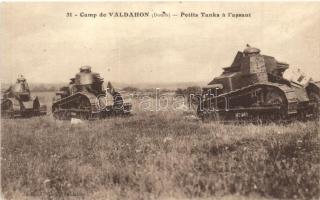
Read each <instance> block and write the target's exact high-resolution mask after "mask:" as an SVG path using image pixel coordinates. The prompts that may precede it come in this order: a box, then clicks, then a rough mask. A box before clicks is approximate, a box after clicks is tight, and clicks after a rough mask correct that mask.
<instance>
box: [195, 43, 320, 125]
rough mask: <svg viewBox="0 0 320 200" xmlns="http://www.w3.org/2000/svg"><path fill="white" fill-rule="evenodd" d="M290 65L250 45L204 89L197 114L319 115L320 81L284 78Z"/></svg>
mask: <svg viewBox="0 0 320 200" xmlns="http://www.w3.org/2000/svg"><path fill="white" fill-rule="evenodd" d="M288 68H289V65H288V64H287V63H284V62H279V61H277V60H276V59H275V58H274V57H272V56H267V55H262V54H260V50H259V49H257V48H254V47H250V46H249V45H247V48H246V49H244V51H243V52H238V53H237V54H236V56H235V58H234V60H233V63H232V64H231V66H230V67H226V68H223V73H222V74H221V75H220V76H218V77H216V78H214V79H213V80H212V81H211V82H210V83H209V84H208V86H206V87H204V88H203V89H202V95H201V98H200V103H199V105H198V108H197V114H198V116H200V117H201V118H203V119H207V118H214V119H218V120H222V121H224V120H248V119H250V120H256V119H259V120H268V121H269V120H272V121H273V120H283V119H284V120H291V119H307V118H318V117H319V107H320V82H316V81H313V80H312V79H311V78H308V77H307V76H305V75H304V74H302V73H300V74H298V76H296V79H291V80H290V79H286V78H284V76H283V74H284V72H285V71H286V70H287V69H288Z"/></svg>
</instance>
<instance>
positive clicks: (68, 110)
mask: <svg viewBox="0 0 320 200" xmlns="http://www.w3.org/2000/svg"><path fill="white" fill-rule="evenodd" d="M79 99H82V100H84V101H86V103H87V104H86V105H84V106H83V105H79V104H78V105H77V104H76V102H78V101H79ZM123 108H124V109H122V110H119V109H116V108H115V106H114V105H106V106H104V107H101V106H100V105H99V101H98V99H97V97H96V96H95V95H94V94H91V93H87V92H78V93H76V94H74V95H71V96H68V97H65V98H62V99H60V100H57V101H56V102H54V103H53V105H52V113H53V116H54V117H55V118H57V119H62V120H69V119H71V118H79V119H85V120H95V119H101V118H105V117H108V116H112V115H120V114H128V113H130V109H131V104H123Z"/></svg>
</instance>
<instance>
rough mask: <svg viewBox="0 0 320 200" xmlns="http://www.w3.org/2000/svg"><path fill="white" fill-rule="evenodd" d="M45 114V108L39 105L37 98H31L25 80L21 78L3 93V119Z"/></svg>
mask: <svg viewBox="0 0 320 200" xmlns="http://www.w3.org/2000/svg"><path fill="white" fill-rule="evenodd" d="M46 113H47V107H46V106H45V105H41V104H40V101H39V98H38V97H37V96H36V97H33V96H31V93H30V89H29V86H28V83H27V80H26V79H25V78H24V77H23V76H20V77H19V78H18V79H17V82H16V83H15V84H13V85H11V86H10V87H9V88H8V89H7V90H6V91H4V92H3V96H2V99H1V115H2V117H4V118H17V117H32V116H39V115H45V114H46Z"/></svg>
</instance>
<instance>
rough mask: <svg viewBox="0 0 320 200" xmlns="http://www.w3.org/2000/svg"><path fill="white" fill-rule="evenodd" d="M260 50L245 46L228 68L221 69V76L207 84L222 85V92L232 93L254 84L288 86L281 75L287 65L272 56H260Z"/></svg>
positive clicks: (287, 82)
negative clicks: (268, 83)
mask: <svg viewBox="0 0 320 200" xmlns="http://www.w3.org/2000/svg"><path fill="white" fill-rule="evenodd" d="M260 52H261V51H260V49H258V48H255V47H251V46H250V45H247V48H245V49H244V51H243V52H240V51H239V52H238V53H237V55H236V57H235V58H234V60H233V62H232V64H231V66H230V67H226V68H223V69H224V71H223V73H222V75H221V76H219V77H217V78H215V79H214V80H213V81H211V82H210V83H209V85H212V84H222V85H223V86H224V88H223V90H224V92H228V91H232V90H235V89H239V88H242V87H244V86H248V85H251V84H255V83H265V82H279V83H285V84H289V81H287V80H285V79H284V78H283V73H284V71H285V70H286V69H288V68H289V65H288V64H286V63H283V62H279V61H277V60H276V59H275V58H274V57H272V56H267V55H262V54H260Z"/></svg>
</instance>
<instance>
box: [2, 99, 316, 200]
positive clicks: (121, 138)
mask: <svg viewBox="0 0 320 200" xmlns="http://www.w3.org/2000/svg"><path fill="white" fill-rule="evenodd" d="M44 98H46V99H47V101H49V99H50V98H51V97H50V95H47V94H46V95H45V96H44ZM48 105H50V104H48ZM319 125H320V124H319V122H306V123H300V122H295V123H291V124H287V125H276V124H269V125H252V124H246V125H225V124H220V123H217V122H210V123H203V122H201V121H198V120H195V119H194V118H192V117H188V115H187V114H186V113H185V112H183V111H175V112H174V111H172V110H167V111H160V112H144V111H139V110H138V111H135V114H134V115H133V116H131V117H126V118H111V119H105V120H99V121H92V122H85V123H82V124H77V125H72V124H70V122H67V121H56V120H54V119H53V118H52V116H50V115H49V116H43V117H35V118H32V119H16V120H6V119H2V120H1V188H2V195H3V196H4V197H5V198H6V199H189V198H190V199H221V198H223V199H241V198H242V199H247V198H252V199H264V198H286V199H294V198H297V199H319V197H320V187H319V184H320V174H319V173H320V138H319V136H320V135H319V133H320V131H319Z"/></svg>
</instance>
